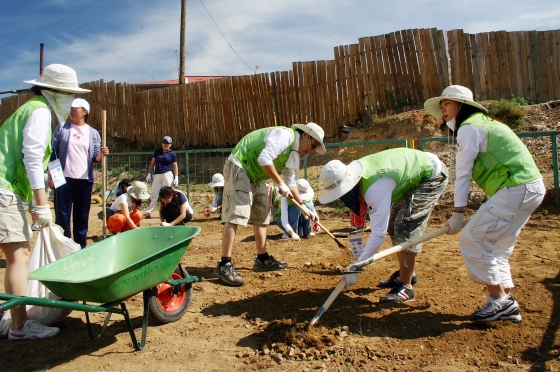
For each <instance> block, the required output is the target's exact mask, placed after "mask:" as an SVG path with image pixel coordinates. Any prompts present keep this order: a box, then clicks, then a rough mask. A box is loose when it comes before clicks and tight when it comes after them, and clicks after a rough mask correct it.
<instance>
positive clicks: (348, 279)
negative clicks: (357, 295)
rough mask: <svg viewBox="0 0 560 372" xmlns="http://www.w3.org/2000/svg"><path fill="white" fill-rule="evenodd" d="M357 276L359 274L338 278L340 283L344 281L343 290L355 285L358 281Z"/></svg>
mask: <svg viewBox="0 0 560 372" xmlns="http://www.w3.org/2000/svg"><path fill="white" fill-rule="evenodd" d="M358 275H360V274H346V275H342V276H341V277H340V281H342V280H343V279H346V286H345V287H344V289H345V290H348V288H350V287H351V286H353V285H354V284H356V282H357V281H358Z"/></svg>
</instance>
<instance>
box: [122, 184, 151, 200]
mask: <svg viewBox="0 0 560 372" xmlns="http://www.w3.org/2000/svg"><path fill="white" fill-rule="evenodd" d="M133 188H134V186H128V187H127V188H126V193H127V194H128V195H130V196H132V197H133V198H134V199H138V200H148V199H150V194H148V193H147V192H144V193H140V194H136V193H135V192H133V190H132V189H133Z"/></svg>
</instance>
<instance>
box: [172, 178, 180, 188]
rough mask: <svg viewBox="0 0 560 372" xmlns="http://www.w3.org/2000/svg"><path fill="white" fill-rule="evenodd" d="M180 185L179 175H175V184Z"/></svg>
mask: <svg viewBox="0 0 560 372" xmlns="http://www.w3.org/2000/svg"><path fill="white" fill-rule="evenodd" d="M178 185H179V176H175V178H174V179H173V186H178Z"/></svg>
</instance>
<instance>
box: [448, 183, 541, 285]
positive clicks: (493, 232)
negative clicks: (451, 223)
mask: <svg viewBox="0 0 560 372" xmlns="http://www.w3.org/2000/svg"><path fill="white" fill-rule="evenodd" d="M545 192H546V189H545V187H544V182H543V180H542V178H539V179H538V180H534V181H530V182H527V183H524V184H522V185H518V186H513V187H504V188H502V189H500V190H499V191H498V192H497V193H496V194H495V195H493V196H492V197H491V198H490V199H489V200H488V201H487V202H486V203H484V204H483V205H481V206H480V209H479V210H478V211H477V212H476V213H475V215H474V216H473V217H472V218H471V220H470V221H469V222H468V223H467V225H466V226H465V228H464V229H463V231H462V233H461V237H460V238H459V246H460V247H461V253H462V255H463V260H464V261H465V264H466V266H467V273H468V275H469V277H470V278H471V279H472V280H473V281H474V282H476V283H480V284H484V285H498V284H500V283H501V284H502V285H503V287H504V288H513V287H514V285H513V280H512V278H511V271H510V266H509V262H508V261H509V257H510V256H511V253H512V252H513V244H514V243H515V241H516V240H517V237H518V236H519V233H520V232H521V229H522V228H523V226H525V224H526V223H527V221H528V220H529V217H531V213H533V211H534V210H535V209H536V208H537V207H538V206H539V205H540V204H541V202H542V201H543V199H544V194H545Z"/></svg>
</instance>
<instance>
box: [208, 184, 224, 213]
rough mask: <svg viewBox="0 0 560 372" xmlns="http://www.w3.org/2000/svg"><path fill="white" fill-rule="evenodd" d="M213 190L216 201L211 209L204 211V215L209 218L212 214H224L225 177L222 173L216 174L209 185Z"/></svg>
mask: <svg viewBox="0 0 560 372" xmlns="http://www.w3.org/2000/svg"><path fill="white" fill-rule="evenodd" d="M208 186H210V187H211V188H212V193H213V194H214V200H213V201H212V205H211V206H210V208H206V209H205V210H204V215H205V216H206V217H209V216H210V214H211V213H212V212H216V211H217V212H218V213H220V216H221V214H222V200H223V194H224V176H223V175H222V174H221V173H216V174H214V175H213V176H212V182H210V183H209V184H208Z"/></svg>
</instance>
